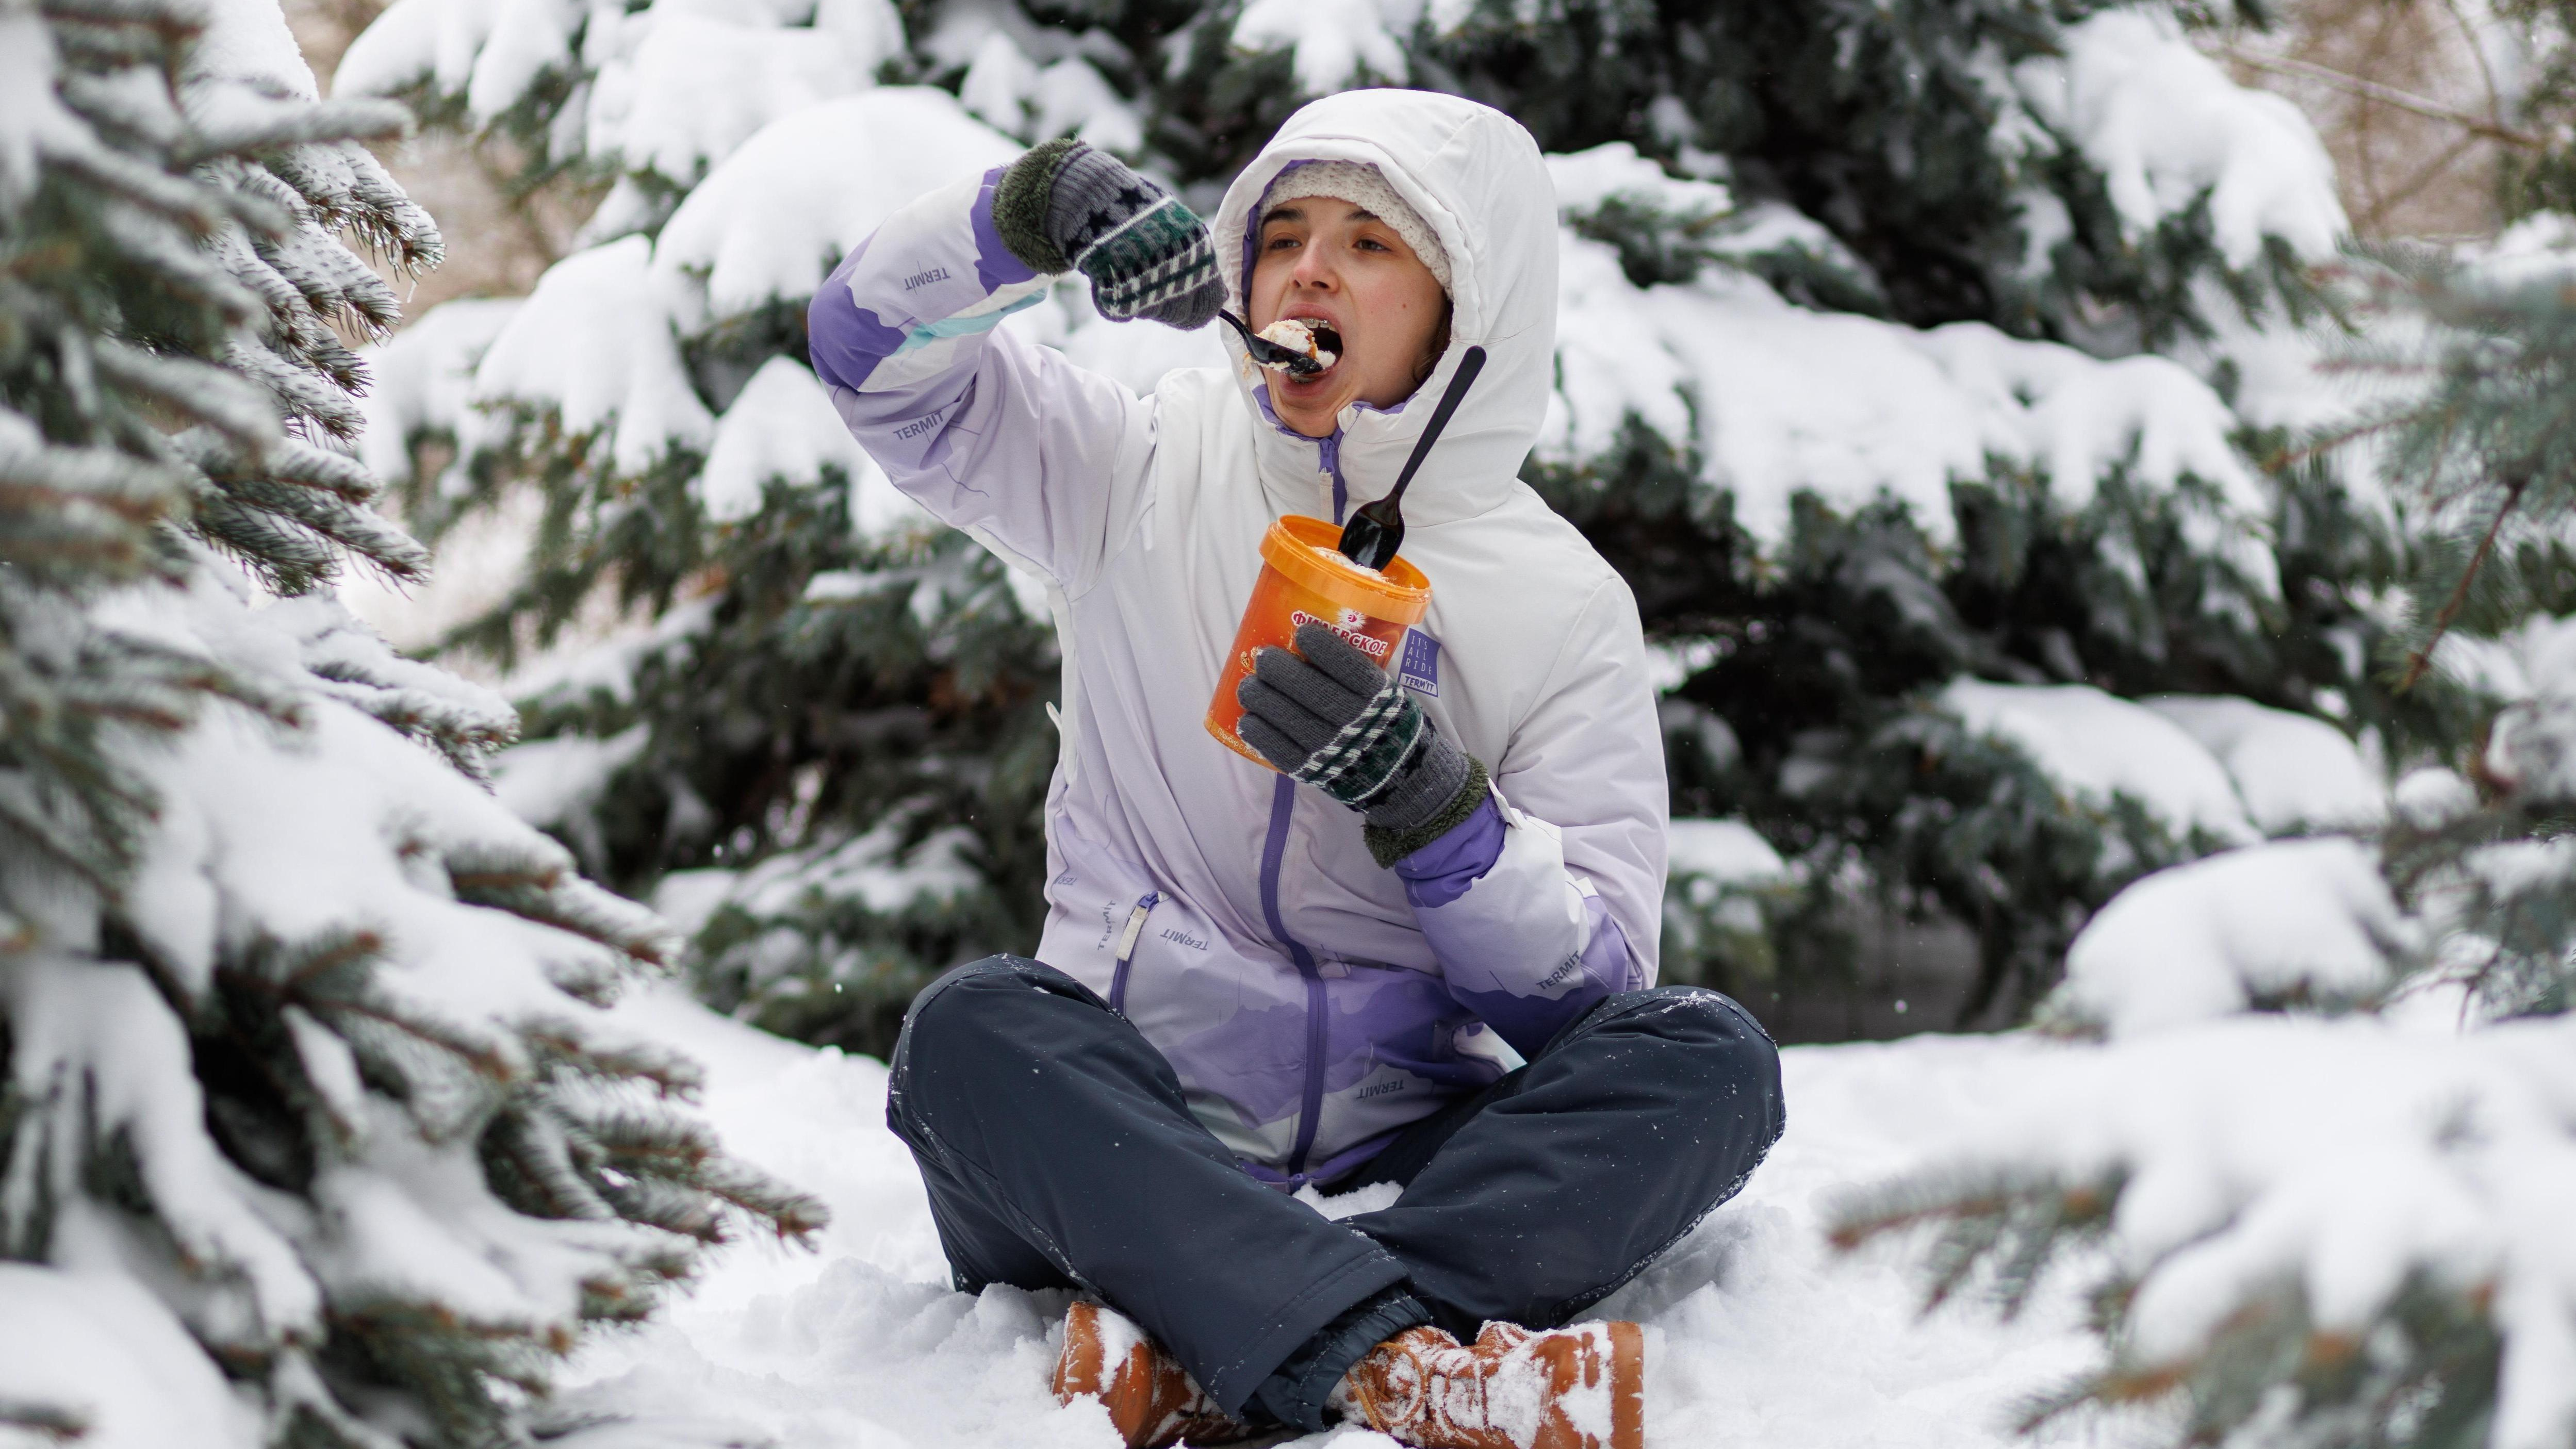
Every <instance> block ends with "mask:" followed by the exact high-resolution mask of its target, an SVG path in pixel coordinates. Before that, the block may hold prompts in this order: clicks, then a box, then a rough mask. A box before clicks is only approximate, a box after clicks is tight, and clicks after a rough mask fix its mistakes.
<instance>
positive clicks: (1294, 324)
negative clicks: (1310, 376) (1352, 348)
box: [1258, 317, 1341, 367]
mask: <svg viewBox="0 0 2576 1449" xmlns="http://www.w3.org/2000/svg"><path fill="white" fill-rule="evenodd" d="M1320 325H1321V324H1318V323H1314V322H1310V321H1308V320H1306V319H1305V318H1303V317H1282V318H1281V319H1279V320H1278V321H1276V322H1273V323H1271V324H1270V325H1269V326H1267V327H1264V328H1262V329H1261V331H1260V333H1259V334H1258V335H1259V336H1260V338H1261V340H1262V341H1264V342H1269V343H1274V344H1276V345H1278V346H1281V347H1285V348H1287V349H1288V350H1289V351H1291V352H1294V353H1296V354H1297V355H1299V356H1300V357H1311V358H1313V359H1314V360H1315V365H1316V366H1317V367H1330V366H1332V365H1333V363H1334V362H1335V361H1336V360H1337V359H1338V358H1339V357H1340V355H1341V354H1339V353H1337V352H1335V351H1333V350H1332V349H1331V348H1329V347H1326V346H1324V345H1323V344H1322V343H1321V342H1319V341H1317V340H1316V337H1315V334H1316V332H1317V331H1318V330H1319V328H1320ZM1325 335H1327V336H1331V334H1330V333H1329V332H1327V333H1326V334H1325ZM1334 340H1335V341H1339V340H1341V339H1339V338H1338V337H1336V338H1334ZM1270 365H1272V366H1277V365H1278V364H1275V363H1274V364H1270Z"/></svg>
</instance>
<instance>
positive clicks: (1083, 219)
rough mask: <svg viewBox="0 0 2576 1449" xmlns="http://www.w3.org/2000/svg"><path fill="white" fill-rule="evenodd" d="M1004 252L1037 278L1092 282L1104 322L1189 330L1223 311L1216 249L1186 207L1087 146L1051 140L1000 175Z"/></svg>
mask: <svg viewBox="0 0 2576 1449" xmlns="http://www.w3.org/2000/svg"><path fill="white" fill-rule="evenodd" d="M993 226H994V229H995V230H996V231H998V232H1000V233H1001V237H1002V245H1004V246H1006V247H1008V248H1010V250H1011V255H1013V256H1015V257H1018V258H1019V259H1020V261H1021V262H1023V263H1024V264H1026V265H1027V266H1028V267H1029V268H1030V269H1031V270H1033V271H1038V272H1045V273H1050V274H1052V273H1056V272H1073V271H1078V272H1080V273H1082V274H1083V275H1084V276H1086V277H1089V278H1090V279H1091V300H1092V303H1093V305H1095V306H1097V307H1098V308H1099V309H1100V315H1101V316H1103V317H1107V318H1109V319H1111V320H1112V321H1119V322H1123V321H1126V320H1127V319H1128V318H1131V317H1150V318H1152V319H1153V320H1154V321H1157V322H1161V323H1164V324H1166V325H1169V326H1173V327H1178V328H1180V329H1181V330H1183V331H1190V330H1192V329H1195V328H1199V327H1204V326H1206V325H1207V324H1208V322H1209V321H1210V320H1211V319H1213V318H1214V317H1215V316H1216V313H1217V308H1219V307H1221V306H1223V305H1224V304H1225V283H1224V282H1223V281H1222V280H1220V279H1219V278H1218V276H1217V271H1216V244H1215V243H1214V242H1212V241H1210V240H1209V238H1208V229H1207V226H1206V224H1205V223H1203V222H1201V221H1200V220H1199V219H1198V217H1197V215H1196V214H1195V213H1193V212H1192V211H1191V210H1190V209H1189V208H1188V207H1186V206H1183V205H1182V204H1181V199H1180V198H1179V197H1177V196H1174V195H1173V194H1172V193H1170V192H1168V191H1165V190H1164V189H1163V188H1162V187H1160V186H1157V185H1155V184H1154V183H1153V182H1151V181H1148V180H1146V179H1145V178H1144V177H1142V176H1139V175H1137V174H1136V172H1135V171H1133V170H1131V169H1129V167H1128V166H1127V164H1126V163H1125V162H1122V161H1120V160H1119V159H1118V158H1117V157H1115V156H1112V155H1110V154H1109V153H1108V152H1106V151H1101V150H1097V149H1095V148H1093V147H1092V146H1090V145H1087V144H1085V143H1084V142H1081V141H1076V140H1071V139H1066V140H1061V141H1049V142H1047V143H1046V144H1044V145H1042V146H1038V147H1034V148H1032V149H1031V150H1030V151H1029V152H1028V153H1027V154H1025V155H1023V156H1022V157H1020V159H1019V160H1017V161H1014V162H1012V163H1011V166H1010V169H1009V170H1007V171H1004V172H1003V173H1002V181H1001V184H1000V186H999V187H997V188H996V189H995V191H994V194H993Z"/></svg>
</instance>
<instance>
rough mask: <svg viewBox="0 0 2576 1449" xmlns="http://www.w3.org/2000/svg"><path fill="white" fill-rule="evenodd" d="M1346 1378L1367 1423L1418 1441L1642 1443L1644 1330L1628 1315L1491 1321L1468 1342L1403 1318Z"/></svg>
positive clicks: (1445, 1445) (1520, 1446) (1526, 1448)
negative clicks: (1401, 1326)
mask: <svg viewBox="0 0 2576 1449" xmlns="http://www.w3.org/2000/svg"><path fill="white" fill-rule="evenodd" d="M1343 1384H1344V1385H1345V1386H1347V1388H1348V1389H1349V1397H1350V1398H1351V1399H1352V1400H1354V1401H1356V1403H1357V1406H1358V1408H1359V1410H1360V1412H1361V1414H1362V1415H1363V1416H1364V1417H1366V1419H1367V1420H1368V1424H1369V1427H1370V1428H1372V1429H1375V1430H1377V1431H1378V1432H1379V1433H1381V1434H1384V1435H1387V1436H1388V1437H1390V1438H1393V1439H1398V1440H1401V1441H1403V1442H1404V1443H1407V1444H1411V1445H1415V1446H1416V1449H1645V1443H1646V1393H1645V1388H1646V1340H1645V1335H1644V1334H1642V1333H1640V1332H1639V1331H1638V1329H1637V1325H1635V1324H1633V1323H1578V1324H1576V1325H1574V1326H1573V1327H1571V1328H1559V1329H1555V1330H1552V1331H1550V1332H1547V1333H1532V1332H1531V1331H1529V1330H1528V1329H1526V1328H1522V1327H1519V1326H1518V1325H1515V1324H1510V1323H1488V1324H1486V1325H1485V1330H1484V1332H1482V1333H1479V1334H1477V1335H1476V1341H1475V1343H1473V1344H1472V1345H1465V1346H1462V1345H1460V1344H1459V1342H1458V1340H1456V1339H1454V1338H1451V1337H1450V1336H1449V1335H1448V1334H1446V1333H1443V1332H1441V1331H1440V1330H1439V1329H1437V1328H1408V1329H1406V1330H1405V1331H1404V1332H1402V1333H1400V1334H1397V1335H1396V1336H1395V1337H1393V1338H1390V1339H1388V1340H1387V1341H1386V1342H1384V1343H1381V1344H1379V1345H1378V1346H1377V1347H1375V1348H1373V1349H1370V1350H1369V1351H1368V1353H1367V1354H1366V1356H1364V1357H1362V1358H1361V1359H1360V1361H1359V1362H1358V1363H1356V1364H1353V1365H1352V1366H1351V1371H1350V1373H1349V1374H1348V1375H1346V1376H1345V1377H1344V1378H1343Z"/></svg>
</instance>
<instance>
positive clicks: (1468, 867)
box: [1395, 796, 1503, 911]
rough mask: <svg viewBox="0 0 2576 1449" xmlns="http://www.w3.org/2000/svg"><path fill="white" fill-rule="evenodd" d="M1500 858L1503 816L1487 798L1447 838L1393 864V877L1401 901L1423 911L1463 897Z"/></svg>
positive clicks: (1452, 827) (1444, 837)
mask: <svg viewBox="0 0 2576 1449" xmlns="http://www.w3.org/2000/svg"><path fill="white" fill-rule="evenodd" d="M1502 855H1503V812H1501V811H1500V810H1497V809H1495V808H1494V802H1493V799H1492V797H1490V796H1488V797H1487V798H1486V800H1485V801H1484V803H1483V804H1480V805H1478V806H1477V807H1476V813H1475V814H1473V815H1470V816H1468V817H1467V818H1466V819H1464V820H1461V821H1459V822H1458V823H1457V824H1456V825H1454V826H1451V827H1450V829H1449V833H1448V834H1446V835H1443V836H1441V837H1440V838H1439V839H1438V840H1435V841H1433V842H1431V843H1430V844H1429V845H1426V846H1424V847H1422V848H1421V849H1420V850H1417V851H1415V852H1414V853H1412V854H1411V855H1408V856H1406V857H1405V858H1404V859H1402V860H1399V861H1397V862H1396V863H1395V873H1396V875H1397V876H1399V877H1401V878H1402V879H1403V881H1404V898H1405V899H1406V900H1408V901H1411V902H1412V903H1413V908H1414V909H1415V910H1417V911H1427V910H1431V909H1434V908H1436V907H1439V906H1445V905H1447V904H1449V903H1450V902H1451V901H1454V900H1456V899H1458V898H1459V897H1460V896H1463V895H1465V894H1466V893H1467V887H1469V886H1471V885H1474V884H1475V883H1476V882H1478V881H1480V880H1483V879H1484V878H1485V872H1487V871H1489V870H1492V869H1493V868H1494V862H1495V861H1497V860H1500V859H1501V858H1502Z"/></svg>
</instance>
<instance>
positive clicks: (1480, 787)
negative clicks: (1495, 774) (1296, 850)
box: [1360, 754, 1492, 870]
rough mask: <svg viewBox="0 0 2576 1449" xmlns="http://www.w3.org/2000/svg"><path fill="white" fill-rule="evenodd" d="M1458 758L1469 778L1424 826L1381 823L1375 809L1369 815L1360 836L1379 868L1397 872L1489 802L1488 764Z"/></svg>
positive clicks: (1471, 757)
mask: <svg viewBox="0 0 2576 1449" xmlns="http://www.w3.org/2000/svg"><path fill="white" fill-rule="evenodd" d="M1458 758H1459V759H1461V760H1463V761H1464V762H1465V768H1466V775H1465V778H1463V779H1462V780H1460V781H1459V782H1458V787H1457V788H1456V789H1455V790H1452V791H1451V792H1450V793H1449V795H1448V796H1447V797H1446V798H1445V799H1442V800H1441V801H1440V803H1439V808H1438V809H1437V810H1435V811H1433V812H1432V813H1431V814H1429V815H1428V816H1425V817H1424V818H1423V819H1422V820H1421V821H1420V823H1418V824H1414V825H1406V826H1390V825H1386V824H1383V823H1381V822H1380V821H1379V819H1378V812H1376V811H1374V810H1372V811H1370V812H1369V813H1368V826H1367V828H1366V829H1364V830H1362V831H1361V832H1360V833H1361V834H1362V835H1363V836H1365V837H1366V838H1367V840H1368V848H1369V856H1370V858H1371V859H1373V860H1375V861H1376V862H1377V865H1378V869H1380V870H1392V869H1394V868H1395V863H1396V862H1397V861H1399V860H1402V859H1404V858H1405V857H1406V856H1408V855H1411V854H1413V853H1414V852H1415V851H1417V850H1420V849H1422V848H1423V847H1424V846H1426V845H1429V844H1430V843H1431V842H1433V841H1435V840H1438V839H1439V838H1440V837H1441V836H1444V835H1446V834H1448V833H1449V832H1450V831H1452V830H1455V829H1457V828H1458V827H1459V826H1461V825H1464V824H1466V823H1467V817H1468V816H1470V815H1473V814H1475V813H1476V807H1477V806H1479V805H1482V804H1483V803H1485V794H1486V791H1487V790H1488V789H1490V788H1491V786H1490V785H1489V783H1488V782H1489V781H1490V780H1491V778H1492V777H1491V776H1489V775H1487V774H1486V773H1485V762H1484V761H1482V760H1479V759H1477V758H1476V757H1475V756H1474V755H1469V754H1461V755H1460V756H1459V757H1458Z"/></svg>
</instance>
